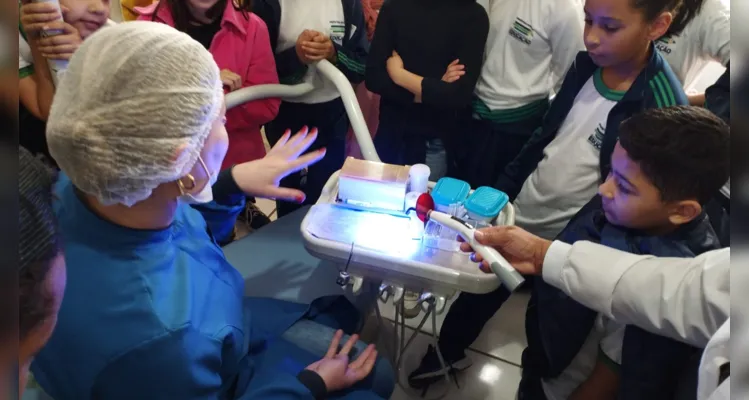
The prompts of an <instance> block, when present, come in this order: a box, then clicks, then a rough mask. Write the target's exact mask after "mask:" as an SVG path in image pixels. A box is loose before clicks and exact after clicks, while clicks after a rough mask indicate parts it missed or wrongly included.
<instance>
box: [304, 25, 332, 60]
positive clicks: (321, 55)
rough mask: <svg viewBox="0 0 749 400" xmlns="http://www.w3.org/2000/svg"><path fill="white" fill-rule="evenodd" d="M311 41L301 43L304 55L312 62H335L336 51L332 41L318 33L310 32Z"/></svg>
mask: <svg viewBox="0 0 749 400" xmlns="http://www.w3.org/2000/svg"><path fill="white" fill-rule="evenodd" d="M312 35H313V37H312V40H308V41H305V42H303V43H302V50H303V51H304V55H305V56H306V57H307V58H308V59H310V60H312V61H320V60H328V61H330V62H334V61H335V56H336V50H335V46H334V45H333V41H332V40H330V38H329V37H327V36H325V35H323V34H322V33H320V32H317V31H312Z"/></svg>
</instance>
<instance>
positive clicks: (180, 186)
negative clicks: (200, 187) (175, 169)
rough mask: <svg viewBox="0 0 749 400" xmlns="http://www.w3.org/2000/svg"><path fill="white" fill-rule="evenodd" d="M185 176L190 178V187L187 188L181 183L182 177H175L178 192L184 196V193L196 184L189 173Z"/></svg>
mask: <svg viewBox="0 0 749 400" xmlns="http://www.w3.org/2000/svg"><path fill="white" fill-rule="evenodd" d="M185 178H187V179H189V180H190V187H189V188H187V187H185V184H184V183H182V178H180V179H177V187H178V188H179V194H180V196H184V195H185V194H187V192H189V191H191V190H193V189H195V186H196V184H195V177H193V176H192V175H190V174H187V175H185Z"/></svg>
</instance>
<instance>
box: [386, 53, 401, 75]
mask: <svg viewBox="0 0 749 400" xmlns="http://www.w3.org/2000/svg"><path fill="white" fill-rule="evenodd" d="M403 69H405V67H404V66H403V59H402V58H401V56H400V55H399V54H398V52H396V51H395V50H393V54H392V55H391V56H390V58H388V60H387V71H388V75H390V78H391V79H393V80H396V79H395V76H396V75H397V74H398V72H399V71H401V70H403Z"/></svg>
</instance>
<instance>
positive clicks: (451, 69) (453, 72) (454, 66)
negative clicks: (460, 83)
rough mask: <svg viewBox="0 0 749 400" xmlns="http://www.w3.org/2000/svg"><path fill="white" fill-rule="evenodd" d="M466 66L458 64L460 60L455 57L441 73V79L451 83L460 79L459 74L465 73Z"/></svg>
mask: <svg viewBox="0 0 749 400" xmlns="http://www.w3.org/2000/svg"><path fill="white" fill-rule="evenodd" d="M465 69H466V67H465V66H464V65H462V64H460V60H459V59H456V60H455V61H453V62H451V63H450V65H448V66H447V71H445V74H444V75H442V81H443V82H447V83H453V82H455V81H457V80H458V79H460V77H461V76H463V75H465V74H466V71H465Z"/></svg>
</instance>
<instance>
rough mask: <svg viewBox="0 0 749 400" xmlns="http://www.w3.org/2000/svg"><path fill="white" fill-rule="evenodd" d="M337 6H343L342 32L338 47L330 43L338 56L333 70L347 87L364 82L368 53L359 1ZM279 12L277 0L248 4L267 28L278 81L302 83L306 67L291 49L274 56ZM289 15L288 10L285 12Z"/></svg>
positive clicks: (343, 1)
mask: <svg viewBox="0 0 749 400" xmlns="http://www.w3.org/2000/svg"><path fill="white" fill-rule="evenodd" d="M341 3H342V4H343V15H344V24H345V30H344V35H343V42H342V45H340V46H339V45H338V44H337V43H335V42H333V44H334V45H335V47H336V52H337V53H338V56H337V59H336V66H337V67H338V69H340V70H341V72H343V74H344V75H346V77H347V78H348V80H349V81H350V82H351V83H360V82H362V81H364V68H365V66H366V64H367V55H368V53H369V40H368V39H367V25H366V23H365V22H364V11H362V6H361V2H360V1H359V0H341ZM282 11H283V10H281V5H280V4H279V1H278V0H254V1H253V2H252V12H253V13H255V14H257V15H258V16H259V17H260V18H262V20H263V21H265V24H266V25H268V34H269V35H270V44H271V48H272V49H273V52H274V53H275V54H276V69H277V70H278V80H279V81H280V82H281V83H283V84H286V85H291V84H296V83H300V82H302V79H303V78H304V74H305V73H307V65H305V64H302V62H301V61H300V60H299V57H298V56H297V54H296V49H295V48H294V47H291V48H289V49H286V50H284V51H282V52H276V43H278V33H279V31H280V25H281V12H282ZM289 11H291V10H287V12H289ZM352 29H353V32H354V33H353V35H352V34H351V32H352Z"/></svg>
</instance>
